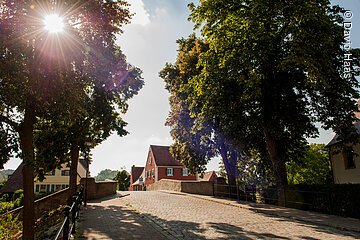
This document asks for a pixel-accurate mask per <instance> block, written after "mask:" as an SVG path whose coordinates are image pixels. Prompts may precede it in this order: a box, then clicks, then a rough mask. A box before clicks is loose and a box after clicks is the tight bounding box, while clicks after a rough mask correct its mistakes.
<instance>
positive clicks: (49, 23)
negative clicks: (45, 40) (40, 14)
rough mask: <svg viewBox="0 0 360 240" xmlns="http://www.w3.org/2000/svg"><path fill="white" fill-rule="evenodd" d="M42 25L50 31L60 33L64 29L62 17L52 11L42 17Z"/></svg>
mask: <svg viewBox="0 0 360 240" xmlns="http://www.w3.org/2000/svg"><path fill="white" fill-rule="evenodd" d="M44 25H45V26H44V27H45V29H46V30H47V31H49V32H50V33H61V32H63V31H64V26H65V24H64V19H63V18H62V17H60V16H59V15H58V14H56V13H53V14H49V15H46V16H45V17H44Z"/></svg>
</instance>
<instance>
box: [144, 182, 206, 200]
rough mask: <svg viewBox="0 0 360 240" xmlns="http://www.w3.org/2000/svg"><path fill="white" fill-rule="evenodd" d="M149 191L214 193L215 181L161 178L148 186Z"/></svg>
mask: <svg viewBox="0 0 360 240" xmlns="http://www.w3.org/2000/svg"><path fill="white" fill-rule="evenodd" d="M147 190H149V191H158V190H168V191H176V192H184V193H192V194H201V195H208V196H212V195H213V183H211V182H199V181H180V180H171V179H161V180H160V181H157V182H156V183H154V184H152V185H150V186H149V187H148V189H147Z"/></svg>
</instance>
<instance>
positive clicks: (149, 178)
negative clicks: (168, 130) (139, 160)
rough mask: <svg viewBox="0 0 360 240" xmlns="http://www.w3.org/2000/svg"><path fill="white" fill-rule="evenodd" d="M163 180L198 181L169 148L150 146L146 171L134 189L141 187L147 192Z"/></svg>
mask: <svg viewBox="0 0 360 240" xmlns="http://www.w3.org/2000/svg"><path fill="white" fill-rule="evenodd" d="M161 179H174V180H188V181H196V180H197V177H196V175H192V174H189V172H188V170H187V169H186V168H185V167H184V166H183V165H182V164H181V163H180V161H178V160H176V159H174V157H173V156H172V155H171V153H170V151H169V146H157V145H150V148H149V151H148V155H147V158H146V163H145V167H144V170H143V172H142V174H141V175H140V176H139V178H138V179H137V180H136V181H135V182H134V184H132V185H133V187H132V188H133V189H134V188H137V186H141V188H142V190H145V189H146V188H148V187H149V186H150V185H152V184H154V183H155V182H157V181H159V180H161Z"/></svg>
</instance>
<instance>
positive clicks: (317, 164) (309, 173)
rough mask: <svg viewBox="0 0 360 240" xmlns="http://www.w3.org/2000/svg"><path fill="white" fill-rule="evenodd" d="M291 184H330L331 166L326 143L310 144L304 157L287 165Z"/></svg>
mask: <svg viewBox="0 0 360 240" xmlns="http://www.w3.org/2000/svg"><path fill="white" fill-rule="evenodd" d="M286 168H287V173H288V181H289V184H330V183H332V175H331V166H330V161H329V154H328V150H327V149H326V147H325V145H324V144H310V145H309V146H308V148H307V149H306V152H305V155H304V157H303V158H302V159H298V160H295V159H294V160H291V161H290V162H288V163H287V165H286Z"/></svg>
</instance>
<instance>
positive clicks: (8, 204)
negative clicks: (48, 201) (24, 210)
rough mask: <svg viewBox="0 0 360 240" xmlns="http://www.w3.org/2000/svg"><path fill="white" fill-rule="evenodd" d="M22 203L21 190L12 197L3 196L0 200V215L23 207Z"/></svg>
mask: <svg viewBox="0 0 360 240" xmlns="http://www.w3.org/2000/svg"><path fill="white" fill-rule="evenodd" d="M23 202H24V191H23V190H22V189H20V190H17V191H16V192H15V193H14V194H13V195H12V196H8V195H7V194H4V195H3V196H2V197H1V199H0V214H3V213H6V212H8V211H11V210H13V209H15V208H18V207H21V206H23Z"/></svg>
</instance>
